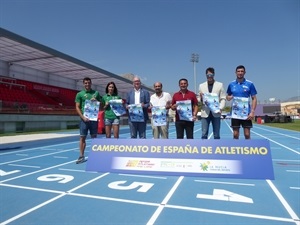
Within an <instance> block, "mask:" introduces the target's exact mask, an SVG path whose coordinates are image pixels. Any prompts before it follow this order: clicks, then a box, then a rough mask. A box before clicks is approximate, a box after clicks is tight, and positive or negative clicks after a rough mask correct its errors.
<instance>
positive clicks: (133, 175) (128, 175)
mask: <svg viewBox="0 0 300 225" xmlns="http://www.w3.org/2000/svg"><path fill="white" fill-rule="evenodd" d="M119 175H120V176H127V177H146V178H153V179H167V178H166V177H156V176H146V175H135V174H124V173H120V174H119Z"/></svg>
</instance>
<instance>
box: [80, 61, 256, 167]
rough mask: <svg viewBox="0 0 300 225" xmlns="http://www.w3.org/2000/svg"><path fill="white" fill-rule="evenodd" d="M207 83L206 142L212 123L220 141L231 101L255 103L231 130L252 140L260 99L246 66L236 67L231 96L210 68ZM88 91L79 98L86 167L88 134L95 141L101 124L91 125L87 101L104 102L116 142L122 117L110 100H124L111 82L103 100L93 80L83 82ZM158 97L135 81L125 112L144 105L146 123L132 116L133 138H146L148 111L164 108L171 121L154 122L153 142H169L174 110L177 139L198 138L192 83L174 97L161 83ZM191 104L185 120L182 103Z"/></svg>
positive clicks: (182, 81) (203, 90) (203, 98)
mask: <svg viewBox="0 0 300 225" xmlns="http://www.w3.org/2000/svg"><path fill="white" fill-rule="evenodd" d="M205 73H206V78H207V80H206V81H205V82H203V83H201V84H200V85H199V96H200V101H201V102H202V109H201V121H202V136H201V138H202V139H207V138H208V133H209V126H210V123H211V124H212V127H213V136H214V139H220V126H221V115H222V110H223V109H224V107H225V102H226V100H227V101H231V100H233V99H235V98H239V97H241V98H245V99H251V100H252V103H251V105H250V101H248V102H247V104H248V105H247V106H245V109H246V110H248V111H247V112H246V115H247V116H246V118H245V119H239V118H232V119H231V127H232V129H233V138H234V139H238V138H239V129H240V126H242V127H243V129H244V136H245V139H250V128H252V120H253V118H254V116H255V115H254V112H255V109H256V105H257V99H256V94H257V91H256V88H255V86H254V84H253V83H252V82H251V81H249V80H247V79H245V74H246V69H245V67H244V66H242V65H240V66H237V67H236V71H235V73H236V79H235V80H234V81H232V82H231V83H230V84H229V85H228V88H227V92H226V93H225V91H224V86H223V83H221V82H218V81H216V80H215V70H214V68H212V67H209V68H207V69H206V71H205ZM83 85H84V89H83V90H82V91H80V92H79V93H78V94H77V95H76V98H75V103H76V111H77V113H78V115H79V116H80V118H81V121H80V124H79V129H80V142H79V148H80V156H79V158H78V160H77V161H76V163H82V162H84V161H85V157H84V150H85V147H86V137H87V134H88V131H90V135H91V138H95V137H96V136H97V133H98V132H97V131H98V123H97V121H90V120H89V119H88V118H86V117H85V116H84V114H83V112H84V105H85V100H92V101H93V100H95V101H98V102H100V109H101V110H104V111H105V115H104V121H105V133H106V137H107V138H111V131H112V130H113V134H114V138H119V124H120V117H119V116H116V115H115V113H114V111H113V110H112V108H111V106H110V100H113V99H121V97H120V96H119V95H118V90H117V87H116V85H115V83H114V82H109V83H108V84H107V86H106V90H105V91H106V94H105V95H104V96H102V97H101V96H100V94H99V92H98V91H95V90H93V89H92V81H91V79H90V78H88V77H86V78H84V79H83ZM154 90H155V93H154V94H153V95H151V96H150V93H149V92H148V91H147V90H145V89H143V88H142V87H141V80H140V78H139V77H134V79H133V89H132V90H130V91H129V92H128V93H127V97H126V102H122V103H123V104H124V108H126V110H129V109H130V106H131V105H136V104H140V107H141V108H142V111H143V112H141V113H142V114H143V120H142V121H138V122H137V121H133V120H131V118H130V116H128V124H129V128H130V136H131V138H137V137H139V138H141V139H145V138H146V127H147V121H148V119H149V116H148V110H152V108H153V107H163V108H164V109H165V110H166V115H167V119H166V121H165V123H164V125H159V126H158V125H155V123H154V118H153V117H152V118H151V125H152V132H153V138H155V139H158V138H163V139H168V138H169V119H168V111H169V110H170V109H171V110H174V111H175V112H176V114H175V117H176V120H175V128H176V136H177V139H183V138H184V134H185V135H186V138H187V139H193V138H194V122H195V121H196V120H197V114H198V99H197V96H196V93H194V92H193V91H190V90H188V80H187V79H185V78H182V79H180V80H179V91H178V92H176V93H174V95H173V97H171V95H170V94H169V93H167V92H164V91H163V85H162V83H161V82H156V83H155V84H154ZM207 95H211V96H215V97H214V99H217V101H218V104H217V105H218V110H217V111H213V110H212V108H211V107H210V106H209V104H208V102H207V98H206V96H207ZM182 102H188V105H190V107H187V108H186V109H185V110H187V111H189V113H190V118H189V119H188V120H186V119H182V117H181V113H182V111H181V110H180V107H179V103H182Z"/></svg>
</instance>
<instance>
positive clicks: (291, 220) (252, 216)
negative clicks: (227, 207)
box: [166, 205, 298, 225]
mask: <svg viewBox="0 0 300 225" xmlns="http://www.w3.org/2000/svg"><path fill="white" fill-rule="evenodd" d="M166 208H172V209H180V210H189V211H196V212H206V213H214V214H223V215H229V216H240V217H248V218H255V219H265V220H275V221H282V222H295V221H294V220H293V219H291V218H283V217H275V216H264V215H258V214H249V213H238V212H229V211H222V210H213V209H203V208H195V207H189V206H177V205H166ZM297 225H298V224H297Z"/></svg>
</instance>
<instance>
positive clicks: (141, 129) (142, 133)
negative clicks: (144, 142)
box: [128, 121, 147, 139]
mask: <svg viewBox="0 0 300 225" xmlns="http://www.w3.org/2000/svg"><path fill="white" fill-rule="evenodd" d="M128 124H129V128H130V136H131V138H137V134H138V133H139V137H140V138H141V139H146V127H147V124H146V122H131V121H128Z"/></svg>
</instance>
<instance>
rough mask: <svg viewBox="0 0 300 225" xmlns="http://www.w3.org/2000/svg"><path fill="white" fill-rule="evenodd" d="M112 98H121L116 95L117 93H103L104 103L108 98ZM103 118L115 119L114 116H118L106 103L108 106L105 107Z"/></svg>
mask: <svg viewBox="0 0 300 225" xmlns="http://www.w3.org/2000/svg"><path fill="white" fill-rule="evenodd" d="M113 99H121V97H120V96H118V95H109V94H106V95H103V101H104V104H105V103H106V102H109V101H110V100H113ZM104 118H105V119H116V118H119V117H118V116H116V114H115V113H114V112H113V110H112V109H111V107H110V105H108V107H107V108H106V109H105V114H104Z"/></svg>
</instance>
